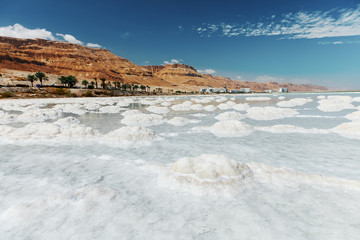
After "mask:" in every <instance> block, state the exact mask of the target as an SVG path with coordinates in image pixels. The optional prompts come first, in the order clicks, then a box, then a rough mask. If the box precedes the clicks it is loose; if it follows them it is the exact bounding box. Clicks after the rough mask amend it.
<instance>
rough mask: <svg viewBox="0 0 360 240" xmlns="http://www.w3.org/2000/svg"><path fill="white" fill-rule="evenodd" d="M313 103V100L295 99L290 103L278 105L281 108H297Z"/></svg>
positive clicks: (285, 102)
mask: <svg viewBox="0 0 360 240" xmlns="http://www.w3.org/2000/svg"><path fill="white" fill-rule="evenodd" d="M312 101H313V100H312V99H307V98H293V99H290V100H289V101H281V102H278V103H277V105H278V106H279V107H296V106H302V105H305V104H306V103H309V102H312Z"/></svg>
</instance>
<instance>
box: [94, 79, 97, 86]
mask: <svg viewBox="0 0 360 240" xmlns="http://www.w3.org/2000/svg"><path fill="white" fill-rule="evenodd" d="M94 80H95V87H96V88H98V84H97V78H94Z"/></svg>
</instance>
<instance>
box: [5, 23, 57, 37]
mask: <svg viewBox="0 0 360 240" xmlns="http://www.w3.org/2000/svg"><path fill="white" fill-rule="evenodd" d="M0 36H4V37H13V38H28V39H35V38H41V39H47V40H55V37H54V36H53V34H52V33H51V32H49V31H47V30H46V29H40V28H36V29H29V28H26V27H24V26H22V25H20V24H18V23H16V24H14V25H13V26H7V27H0Z"/></svg>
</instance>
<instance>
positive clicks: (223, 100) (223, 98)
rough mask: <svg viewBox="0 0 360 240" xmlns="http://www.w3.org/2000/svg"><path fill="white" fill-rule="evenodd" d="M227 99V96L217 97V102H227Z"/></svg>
mask: <svg viewBox="0 0 360 240" xmlns="http://www.w3.org/2000/svg"><path fill="white" fill-rule="evenodd" d="M226 101H227V98H226V97H220V98H217V99H216V100H215V102H218V103H220V102H226Z"/></svg>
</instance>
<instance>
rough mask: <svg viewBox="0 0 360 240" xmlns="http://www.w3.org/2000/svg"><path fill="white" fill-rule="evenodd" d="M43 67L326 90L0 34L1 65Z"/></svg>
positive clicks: (163, 83) (194, 83) (195, 85)
mask: <svg viewBox="0 0 360 240" xmlns="http://www.w3.org/2000/svg"><path fill="white" fill-rule="evenodd" d="M1 68H2V69H12V70H19V71H29V72H36V71H42V72H45V73H48V74H55V75H74V76H76V77H77V78H78V79H89V80H91V79H93V78H106V79H107V80H109V81H122V82H124V83H134V84H143V85H149V86H157V87H165V88H172V89H174V90H195V91H198V90H199V88H200V87H216V88H218V87H223V86H227V87H228V88H229V89H239V88H243V87H250V88H251V89H252V90H255V91H263V90H265V89H276V88H280V87H287V88H289V90H291V91H313V90H326V88H324V87H318V86H314V85H295V84H291V83H284V84H279V83H275V82H270V83H266V84H263V83H256V82H245V81H235V80H231V79H229V78H224V77H219V76H212V75H209V74H201V73H198V72H197V71H196V69H195V68H194V67H192V66H189V65H185V64H168V65H161V66H138V65H136V64H134V63H132V62H130V61H129V60H127V59H125V58H122V57H119V56H116V55H114V54H112V53H111V52H110V51H108V50H106V49H96V48H89V47H84V46H81V45H77V44H71V43H64V42H56V41H49V40H43V39H17V38H9V37H0V69H1Z"/></svg>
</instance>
